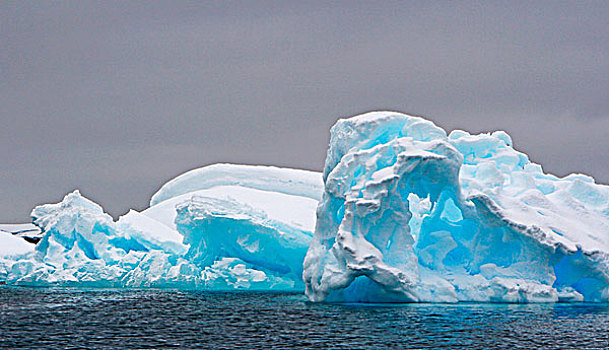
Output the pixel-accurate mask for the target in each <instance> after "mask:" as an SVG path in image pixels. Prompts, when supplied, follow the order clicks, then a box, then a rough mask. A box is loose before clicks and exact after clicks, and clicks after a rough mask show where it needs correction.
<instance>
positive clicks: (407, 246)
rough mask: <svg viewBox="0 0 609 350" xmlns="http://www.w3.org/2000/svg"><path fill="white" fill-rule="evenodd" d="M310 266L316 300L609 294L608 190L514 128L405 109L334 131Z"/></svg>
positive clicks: (308, 278)
mask: <svg viewBox="0 0 609 350" xmlns="http://www.w3.org/2000/svg"><path fill="white" fill-rule="evenodd" d="M323 177H324V181H325V191H324V195H323V198H322V200H321V202H320V205H319V208H318V210H317V227H316V229H315V235H314V238H313V241H312V243H311V246H310V248H309V251H308V253H307V256H306V258H305V262H304V280H305V283H306V294H307V295H308V297H309V298H310V299H311V300H315V301H348V302H418V301H429V302H456V301H494V302H556V301H580V300H585V301H606V300H608V298H609V187H607V186H603V185H598V184H595V183H594V180H593V179H592V178H590V177H588V176H585V175H571V176H568V177H566V178H563V179H560V178H557V177H555V176H552V175H548V174H544V173H543V171H542V169H541V166H539V165H538V164H534V163H531V162H530V161H529V159H528V157H527V156H526V155H525V154H523V153H520V152H518V151H516V150H514V149H513V147H512V140H511V139H510V137H509V136H508V135H507V134H506V133H505V132H501V131H498V132H494V133H492V134H481V135H470V134H468V133H467V132H464V131H460V130H457V131H453V132H452V133H451V134H450V135H446V132H445V131H444V130H442V129H441V128H439V127H437V126H435V125H434V124H433V123H432V122H430V121H428V120H425V119H422V118H419V117H414V116H408V115H404V114H400V113H393V112H373V113H368V114H364V115H360V116H356V117H353V118H350V119H343V120H339V121H338V122H337V123H336V125H334V127H333V128H332V132H331V141H330V147H329V150H328V154H327V158H326V163H325V167H324V172H323Z"/></svg>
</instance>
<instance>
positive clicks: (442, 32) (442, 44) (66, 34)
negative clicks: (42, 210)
mask: <svg viewBox="0 0 609 350" xmlns="http://www.w3.org/2000/svg"><path fill="white" fill-rule="evenodd" d="M0 19H1V26H2V27H1V28H2V29H1V30H2V33H1V37H0V40H1V44H0V51H1V61H0V69H1V71H0V74H1V76H0V80H1V82H0V84H1V87H0V90H1V94H0V222H20V221H21V222H23V221H28V220H29V213H30V210H31V209H32V207H33V206H35V205H36V204H40V203H48V202H54V201H58V200H60V199H61V198H62V197H63V195H64V194H66V193H67V192H69V191H72V190H73V189H75V188H79V189H80V190H81V192H82V193H83V194H84V195H86V196H87V197H89V198H91V199H93V200H95V201H97V202H99V203H100V204H102V205H103V206H104V208H105V209H106V210H107V211H108V212H109V213H110V214H112V215H114V216H117V215H120V214H122V213H123V212H125V211H127V210H128V209H129V208H137V209H142V208H144V207H145V206H146V205H147V203H148V200H149V198H150V196H151V195H152V194H153V193H154V192H155V191H156V190H157V189H158V188H159V187H160V186H161V185H162V184H163V183H164V182H166V181H167V180H169V179H171V178H173V177H174V176H176V175H178V174H180V173H182V172H184V171H186V170H189V169H192V168H195V167H199V166H202V165H206V164H210V163H214V162H236V163H250V164H270V165H278V166H288V167H298V168H306V169H313V170H320V169H321V168H322V165H323V161H324V158H325V151H326V148H327V142H328V138H329V128H330V126H331V125H332V124H333V123H334V122H335V121H336V119H337V118H340V117H346V116H350V115H354V114H357V113H361V112H364V111H369V110H376V109H392V110H399V111H403V112H409V113H413V114H418V115H423V116H426V117H428V118H430V119H432V120H433V121H434V122H436V123H437V124H438V125H440V126H442V127H444V128H446V129H448V130H452V129H455V128H459V129H465V130H468V131H470V132H482V131H492V130H497V129H503V130H506V131H508V132H509V133H510V134H511V135H512V138H513V139H514V143H515V146H516V148H518V149H520V150H521V151H524V152H526V153H528V154H529V155H530V157H531V159H532V160H533V161H535V162H539V163H541V164H543V166H544V169H545V170H546V171H549V172H552V173H555V174H557V175H561V176H562V175H565V174H568V173H570V172H583V173H587V174H590V175H592V176H594V177H595V178H596V179H597V181H599V182H603V183H609V156H608V155H607V153H606V152H607V151H609V131H608V130H609V2H606V1H597V2H595V1H586V2H577V3H576V2H574V1H569V2H563V3H561V2H556V1H552V2H547V3H544V2H534V3H533V2H529V1H523V2H517V1H506V2H503V3H499V2H475V1H470V2H448V1H446V2H444V1H442V2H422V1H421V2H418V3H415V2H412V3H410V4H409V3H407V2H372V1H370V2H352V1H345V2H340V1H338V2H332V3H331V4H327V3H325V2H306V3H304V2H302V3H301V2H298V3H294V2H292V1H285V2H265V1H257V2H231V3H230V4H228V3H225V2H204V3H203V4H201V3H199V2H179V1H172V2H165V3H163V2H155V3H153V4H142V3H131V2H110V1H103V2H99V3H90V2H83V1H78V2H77V1H75V2H72V3H58V2H49V3H46V2H38V1H36V2H9V1H2V2H1V5H0Z"/></svg>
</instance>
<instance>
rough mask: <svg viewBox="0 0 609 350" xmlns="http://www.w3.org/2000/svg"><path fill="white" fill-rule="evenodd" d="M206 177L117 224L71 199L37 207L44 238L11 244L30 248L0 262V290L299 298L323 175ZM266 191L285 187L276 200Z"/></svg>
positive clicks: (280, 172)
mask: <svg viewBox="0 0 609 350" xmlns="http://www.w3.org/2000/svg"><path fill="white" fill-rule="evenodd" d="M209 168H212V169H211V170H206V168H202V169H196V170H193V171H191V172H189V173H187V174H195V175H196V176H194V177H193V176H190V175H189V176H185V175H186V174H185V175H182V176H179V177H178V178H176V179H174V180H172V181H170V182H169V183H170V184H173V185H172V186H164V187H163V188H162V189H161V191H160V192H159V193H162V194H163V195H162V196H161V197H160V198H163V200H158V201H152V202H153V203H155V204H154V205H152V206H151V207H150V208H148V209H146V210H144V211H142V212H141V213H140V212H137V211H134V210H132V211H130V212H129V213H127V214H126V215H124V216H122V217H120V218H119V220H118V221H116V222H115V221H113V220H112V218H111V217H110V216H109V215H107V214H105V213H104V211H103V209H102V208H101V207H100V206H99V205H97V204H95V203H93V202H92V201H90V200H88V199H86V198H85V197H83V196H82V195H81V194H80V193H79V192H78V191H75V192H73V193H70V194H68V195H67V196H66V197H65V198H64V199H63V201H62V202H60V203H57V204H47V205H42V206H39V207H36V208H35V209H34V210H33V211H32V219H33V222H34V224H35V225H37V226H38V227H40V228H42V230H43V231H44V236H43V238H42V240H41V241H40V242H39V243H38V244H37V245H36V246H34V245H32V244H29V243H26V242H25V241H24V240H23V239H21V238H17V237H13V236H11V237H10V239H13V240H19V241H20V242H19V244H20V245H23V244H26V245H27V246H29V247H31V248H30V249H29V250H24V249H17V251H15V249H13V250H12V251H11V254H10V256H8V254H5V255H7V258H4V256H3V257H0V281H4V282H6V283H8V284H15V285H36V286H40V285H73V286H91V287H172V288H200V289H215V290H217V289H262V290H267V289H279V290H303V289H304V285H303V282H302V261H303V259H304V256H305V254H306V251H307V248H308V245H309V242H310V240H311V238H312V235H313V230H314V227H315V209H316V207H317V200H316V199H314V198H311V197H315V195H314V188H317V192H318V194H317V197H321V193H322V192H323V187H322V180H321V174H319V173H314V172H310V171H304V170H295V169H279V168H274V167H263V166H239V165H228V164H222V165H215V166H210V167H209ZM231 168H233V169H234V174H233V175H232V176H231V175H230V174H231ZM214 169H215V170H214ZM218 169H221V170H222V171H221V172H218V171H217V170H218ZM267 171H268V174H267V175H265V174H266V172H267ZM248 172H249V176H248V175H247V174H248ZM224 175H226V176H225V177H219V178H215V177H216V176H224ZM303 179H305V180H303ZM182 180H185V181H186V182H185V183H186V184H183V183H182ZM265 181H272V182H277V183H282V184H285V185H280V186H279V189H278V190H277V191H273V190H272V189H273V187H272V184H266V185H265V184H264V183H265ZM287 184H291V185H287ZM189 186H190V187H189ZM281 186H283V187H281ZM288 187H289V188H288ZM186 188H188V190H187V189H186ZM190 190H192V191H190ZM298 194H304V195H303V196H300V195H298ZM7 237H8V234H7ZM12 243H15V242H12ZM34 247H35V248H34ZM7 251H8V250H7Z"/></svg>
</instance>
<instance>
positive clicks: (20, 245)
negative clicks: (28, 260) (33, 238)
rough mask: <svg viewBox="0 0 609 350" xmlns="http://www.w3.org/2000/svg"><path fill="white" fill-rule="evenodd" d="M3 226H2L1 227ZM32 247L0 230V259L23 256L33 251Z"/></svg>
mask: <svg viewBox="0 0 609 350" xmlns="http://www.w3.org/2000/svg"><path fill="white" fill-rule="evenodd" d="M3 226H4V225H3ZM34 247H35V246H34V245H33V244H30V243H28V242H26V241H25V240H23V239H22V238H19V237H17V236H13V234H11V233H10V232H7V231H5V230H0V259H2V258H8V257H16V256H20V255H25V254H27V253H30V252H33V251H34Z"/></svg>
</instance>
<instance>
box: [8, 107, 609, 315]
mask: <svg viewBox="0 0 609 350" xmlns="http://www.w3.org/2000/svg"><path fill="white" fill-rule="evenodd" d="M32 220H33V223H34V224H35V225H36V226H37V227H38V228H40V231H41V232H42V234H40V231H38V230H37V229H35V228H34V229H32V227H31V226H27V227H26V226H23V227H22V226H19V227H17V226H14V225H13V226H6V225H3V226H0V283H6V284H10V285H33V286H49V285H51V286H55V285H59V286H88V287H121V288H123V287H133V288H141V287H155V288H182V289H205V290H232V289H248V290H289V291H305V293H306V295H307V296H308V298H309V299H310V300H312V301H328V302H459V301H476V302H517V303H523V302H559V301H566V302H576V301H590V302H604V301H608V300H609V187H608V186H605V185H600V184H596V183H595V182H594V179H593V178H591V177H589V176H586V175H582V174H572V175H569V176H567V177H564V178H558V177H556V176H553V175H550V174H545V173H544V172H543V170H542V168H541V166H540V165H538V164H535V163H532V162H531V161H530V160H529V159H528V157H527V156H526V155H525V154H523V153H521V152H518V151H516V150H515V149H514V148H513V144H512V139H511V138H510V136H509V135H508V134H506V133H505V132H502V131H497V132H493V133H487V134H480V135H470V134H469V133H467V132H465V131H461V130H455V131H453V132H451V133H450V134H448V135H447V133H446V132H445V131H444V130H443V129H441V128H439V127H437V126H436V125H434V124H433V123H432V122H431V121H428V120H425V119H423V118H420V117H416V116H409V115H405V114H401V113H396V112H371V113H367V114H363V115H360V116H356V117H353V118H349V119H342V120H339V121H338V122H337V123H336V125H335V126H334V127H333V128H332V130H331V140H330V147H329V149H328V153H327V158H326V163H325V166H324V170H323V174H321V173H316V172H311V171H305V170H296V169H284V168H275V167H266V166H250V165H232V164H215V165H210V166H207V167H203V168H200V169H195V170H191V171H189V172H187V173H185V174H183V175H180V176H178V177H176V178H175V179H173V180H171V181H169V182H167V183H166V184H165V185H163V186H162V187H161V188H160V189H159V190H158V192H157V193H155V194H154V196H153V197H152V199H151V201H150V207H149V208H147V209H145V210H143V211H141V212H138V211H135V210H131V211H129V212H128V213H127V214H125V215H123V216H121V217H120V218H119V219H118V220H116V221H115V220H113V219H112V217H110V216H109V215H108V214H106V213H104V211H103V209H102V207H101V206H99V205H97V204H96V203H93V202H92V201H90V200H88V199H87V198H85V197H83V196H82V195H81V194H80V193H79V192H78V191H75V192H73V193H70V194H68V195H67V196H66V197H65V198H64V199H63V201H61V202H60V203H57V204H46V205H42V206H38V207H36V208H35V209H34V210H33V211H32ZM9 227H10V230H12V231H11V232H8V231H6V232H5V230H4V228H6V229H7V230H8V229H9ZM15 230H16V231H15ZM26 231H27V232H26ZM26 236H27V237H26ZM22 237H23V238H22ZM25 239H28V241H29V242H36V241H38V240H40V241H39V242H38V244H37V245H34V244H30V243H28V242H26V241H25Z"/></svg>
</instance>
